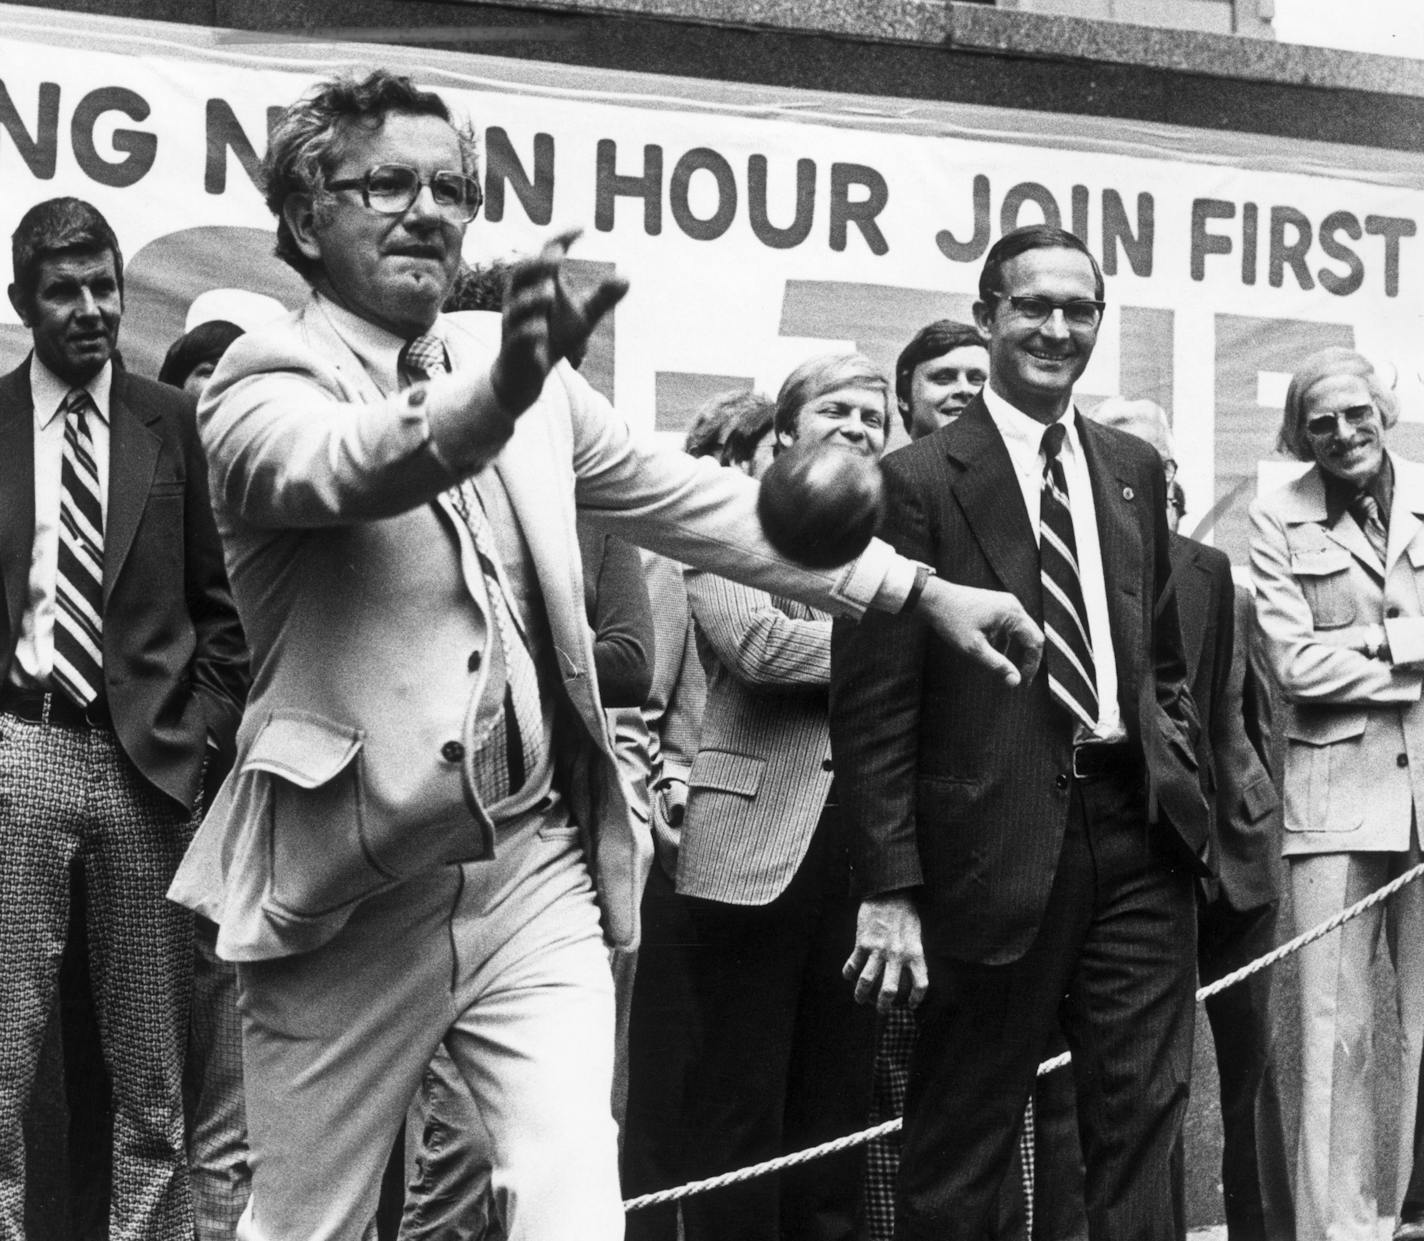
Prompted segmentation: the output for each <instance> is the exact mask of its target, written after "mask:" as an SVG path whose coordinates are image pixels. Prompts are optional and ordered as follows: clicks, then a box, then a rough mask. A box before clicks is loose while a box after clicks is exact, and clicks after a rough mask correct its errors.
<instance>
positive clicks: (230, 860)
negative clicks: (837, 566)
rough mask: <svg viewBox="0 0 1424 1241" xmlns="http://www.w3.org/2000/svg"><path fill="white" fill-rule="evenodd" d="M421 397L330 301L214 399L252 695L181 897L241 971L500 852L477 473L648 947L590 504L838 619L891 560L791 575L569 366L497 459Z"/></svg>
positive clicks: (246, 342) (623, 891) (719, 489)
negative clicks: (582, 545) (489, 479)
mask: <svg viewBox="0 0 1424 1241" xmlns="http://www.w3.org/2000/svg"><path fill="white" fill-rule="evenodd" d="M441 324H442V327H441V330H442V331H443V334H444V336H445V340H446V346H447V350H448V352H449V354H450V359H451V363H452V366H453V367H454V368H455V369H456V370H462V369H466V368H478V369H479V370H481V371H483V370H487V369H488V366H489V363H490V362H491V361H492V359H493V357H494V353H495V351H496V349H497V347H498V332H499V327H498V318H497V316H490V315H453V316H449V317H447V318H445V319H443V320H442V321H441ZM425 399H426V398H425V387H424V385H418V386H417V387H415V388H411V389H407V390H405V391H403V392H399V393H396V394H393V395H389V396H388V395H385V394H383V393H382V392H381V391H380V390H379V389H378V388H377V386H376V384H375V382H374V381H373V380H372V379H371V377H370V376H369V375H368V374H367V372H366V371H365V369H364V368H363V367H362V365H361V363H360V361H359V360H358V359H357V357H356V355H355V354H354V353H353V352H352V350H351V348H350V347H349V346H348V344H347V343H346V342H345V341H344V340H343V338H342V336H341V335H340V334H339V333H338V331H337V330H336V328H335V326H334V324H333V322H332V321H331V319H330V317H329V316H328V314H327V312H326V310H325V309H324V305H323V303H322V301H321V299H320V298H313V300H312V301H310V302H309V303H308V304H307V305H306V306H304V307H303V308H302V309H300V310H298V311H296V312H294V313H293V314H291V315H289V316H287V317H285V318H283V319H281V320H279V321H277V322H276V323H274V324H272V325H271V326H268V327H266V328H263V329H261V330H259V331H257V332H253V333H250V334H248V335H247V336H245V337H243V338H242V339H241V340H240V341H238V342H237V344H236V345H235V346H234V347H233V349H231V350H230V351H229V352H228V354H227V355H226V357H225V358H224V359H223V361H222V363H221V365H220V366H219V369H218V373H217V374H216V375H215V376H214V379H213V382H212V384H211V386H210V387H209V390H208V393H207V394H206V397H205V399H204V402H203V404H202V406H201V408H200V411H199V418H200V423H201V431H202V437H203V445H204V448H205V449H206V451H207V454H208V462H209V470H210V475H211V481H212V495H213V503H214V506H215V510H216V516H217V523H218V528H219V531H220V532H221V535H222V539H223V543H224V547H225V552H226V557H227V563H228V569H229V573H230V576H231V579H232V584H233V594H234V597H235V598H236V600H237V604H238V610H239V612H240V614H241V615H242V617H243V619H244V621H245V622H246V625H247V633H248V640H249V643H250V646H251V651H252V670H253V689H252V693H251V696H250V698H249V702H248V710H247V714H246V716H245V718H244V720H243V724H242V728H241V730H240V732H239V735H238V743H237V763H236V767H235V769H234V774H233V776H232V778H230V779H229V780H228V781H227V783H226V784H225V786H224V788H223V790H222V792H221V794H220V795H219V797H218V798H217V799H216V802H215V804H214V806H213V808H212V811H211V813H210V814H209V815H208V817H207V820H206V821H205V822H204V824H203V826H202V828H201V830H200V831H199V833H198V836H197V838H196V839H195V841H194V844H193V846H192V848H191V849H190V851H189V854H188V856H187V858H186V859H185V860H184V862H183V865H182V867H181V868H180V870H179V873H178V876H177V878H176V880H175V881H174V884H173V888H172V891H171V893H170V895H172V896H173V898H174V899H175V900H178V901H180V902H181V903H183V904H185V905H187V906H189V907H190V908H192V909H195V910H197V911H198V912H201V913H203V914H204V915H205V916H207V917H209V918H211V919H213V920H214V921H216V922H218V923H219V924H220V925H221V928H222V930H221V935H220V938H219V945H218V947H219V951H220V952H221V953H222V955H223V956H224V957H227V958H228V959H233V960H256V959H262V958H266V957H273V956H281V955H284V954H287V953H292V952H298V951H302V950H304V949H307V948H311V947H315V946H316V945H318V944H321V943H323V942H325V941H326V940H327V939H329V938H330V937H331V936H332V935H333V934H335V933H336V931H337V930H338V929H339V928H340V927H341V925H342V924H343V923H344V922H345V920H346V919H347V917H348V916H349V914H350V912H351V910H352V908H353V907H354V906H355V904H356V903H357V902H359V901H361V900H362V899H364V898H365V897H368V896H370V895H372V894H374V893H375V892H377V891H380V890H381V889H383V888H386V887H389V886H390V885H392V884H395V883H397V882H400V881H401V880H402V879H405V878H408V877H410V876H412V875H415V874H417V873H419V872H421V871H423V870H426V869H428V868H430V867H434V866H439V865H442V864H448V863H453V862H459V861H470V860H475V859H480V858H487V857H489V856H490V855H491V854H492V852H493V849H494V833H493V830H492V826H491V824H490V820H489V817H488V815H487V814H486V813H485V810H484V807H483V806H482V805H481V803H480V799H479V796H478V794H477V793H476V791H475V782H474V774H473V770H472V758H473V753H474V750H475V748H476V747H475V742H474V726H475V706H476V704H477V703H478V701H479V698H480V692H481V689H482V685H483V677H484V674H485V669H486V668H487V667H488V663H489V661H487V660H478V659H474V658H472V656H473V655H474V653H475V652H479V651H482V650H483V648H484V646H485V641H486V637H487V634H486V629H485V624H484V619H483V614H482V612H481V610H480V609H479V608H478V607H477V606H476V605H475V604H474V603H473V602H472V600H473V599H474V598H477V597H479V593H480V590H481V588H480V586H479V584H478V583H479V568H478V565H477V564H476V561H475V558H474V551H473V547H472V546H471V542H470V538H469V533H468V530H467V529H466V527H465V524H464V523H463V522H462V521H460V520H458V518H457V517H456V515H455V514H454V513H453V512H452V511H451V509H450V506H449V503H448V500H447V499H445V498H444V493H445V492H446V490H447V489H448V488H449V487H451V486H452V485H453V484H454V483H456V482H458V481H459V479H460V478H461V477H462V476H464V475H468V474H470V473H473V472H476V471H478V470H479V469H481V468H493V469H494V470H496V471H497V472H498V474H499V477H500V479H501V481H502V482H503V484H504V487H505V489H506V491H507V493H508V496H509V499H510V503H511V505H512V507H513V510H514V513H515V516H516V517H517V519H518V521H519V524H520V528H521V531H522V533H523V535H524V538H525V541H526V544H527V546H528V549H529V555H530V558H531V561H532V565H533V570H534V573H535V576H536V578H537V580H538V585H539V589H540V592H541V594H542V596H543V602H544V605H545V608H546V610H547V614H548V619H549V629H550V638H551V644H552V651H553V655H554V657H555V659H556V661H557V675H556V677H551V676H549V675H547V674H546V675H545V676H544V679H543V683H542V684H541V688H542V690H543V691H544V692H545V693H553V694H554V695H555V697H556V707H557V711H556V735H555V753H556V762H557V771H556V784H557V786H558V787H559V789H560V790H561V791H562V792H563V794H564V796H565V798H566V799H567V801H568V804H569V806H570V809H571V811H572V815H573V818H574V819H575V821H576V822H577V824H578V825H579V829H580V832H581V834H582V836H583V839H584V844H585V849H586V851H587V854H588V857H589V859H590V865H591V869H592V871H593V874H594V878H595V883H596V886H597V889H598V894H599V899H600V903H601V908H602V911H603V917H604V926H605V931H606V934H607V936H608V939H609V941H610V942H611V943H612V944H614V945H615V946H620V947H626V946H630V945H632V944H634V943H636V938H637V911H638V901H639V895H640V893H641V889H642V884H643V880H644V878H645V876H646V872H647V865H648V859H649V856H650V848H649V844H648V839H647V832H646V826H645V825H644V824H643V823H642V822H641V821H640V820H638V819H636V818H635V817H634V816H633V815H632V814H630V812H629V807H628V799H627V792H626V789H625V787H624V785H623V782H622V781H621V780H619V779H618V776H617V767H616V764H615V761H614V757H613V754H612V752H611V745H610V741H609V736H608V730H607V727H606V725H605V720H604V716H603V711H602V707H601V703H600V701H599V697H598V690H597V686H596V684H595V681H594V676H593V650H592V639H591V634H590V630H589V627H588V624H587V622H586V619H585V613H584V589H583V579H582V571H581V568H580V564H579V555H578V543H577V533H576V527H575V510H576V509H577V510H578V511H579V512H580V513H582V514H584V515H585V516H586V517H588V518H589V519H590V520H593V521H595V522H596V523H599V524H602V525H603V526H604V527H605V528H606V529H608V530H609V531H610V532H612V533H615V534H618V535H620V536H622V537H624V538H627V539H629V540H630V541H632V542H636V543H639V544H642V545H644V546H648V547H651V548H652V549H653V550H656V551H660V552H662V553H664V554H666V555H669V556H672V557H675V558H677V559H680V560H684V561H688V562H696V563H700V564H702V565H704V566H706V567H707V568H710V569H713V570H714V571H716V572H718V573H729V574H736V575H738V576H741V577H744V578H746V579H748V580H751V581H755V582H759V583H761V584H763V585H765V586H767V587H769V588H775V589H779V590H782V591H787V592H793V593H797V594H801V595H803V596H804V597H806V598H808V599H810V600H812V601H814V602H816V603H817V604H818V605H819V606H822V607H826V608H829V609H832V610H835V611H838V612H846V613H849V614H856V613H858V612H859V611H860V610H861V609H862V608H863V607H864V606H865V605H867V604H868V603H869V602H870V601H871V600H872V599H873V598H874V597H875V595H876V593H877V591H878V590H879V589H880V588H881V586H882V584H883V583H884V582H885V580H886V576H887V573H888V572H889V571H890V570H889V565H890V556H889V553H888V550H887V549H885V548H884V547H883V545H875V546H874V547H873V549H872V552H871V553H870V555H869V556H867V557H862V559H861V561H859V562H857V563H856V564H855V565H852V566H849V567H848V568H846V569H842V570H838V571H833V572H828V573H818V572H811V571H809V570H804V569H800V568H798V567H796V566H794V565H792V564H790V563H789V562H787V561H785V560H784V559H782V558H781V557H779V556H778V555H777V554H776V553H775V552H774V551H773V550H772V549H771V547H770V546H769V545H768V544H767V543H766V541H765V539H764V538H763V537H762V535H761V527H760V524H759V522H758V520H757V517H756V487H755V485H754V484H752V483H751V482H750V480H748V479H746V478H744V477H741V476H739V475H737V474H736V473H734V472H733V471H730V470H722V469H719V468H718V467H717V466H715V465H713V464H711V463H709V462H699V461H695V460H693V459H692V458H690V457H687V456H686V455H685V454H682V453H679V452H675V451H668V450H660V449H657V448H655V447H653V446H651V445H648V444H643V443H639V442H638V441H635V439H634V438H633V436H632V435H631V434H630V433H629V430H628V427H627V425H626V424H625V423H624V422H623V420H622V419H621V418H619V417H618V416H617V415H616V414H615V413H614V412H613V411H612V409H611V408H610V407H609V406H608V403H607V402H606V401H604V400H603V399H602V398H601V397H599V396H598V395H597V394H596V393H594V392H593V390H592V389H591V388H589V387H588V385H587V384H586V383H585V382H584V381H583V380H582V379H581V378H580V377H579V376H578V375H577V373H575V372H574V371H573V370H571V369H570V368H568V367H567V366H560V367H559V368H557V370H556V371H555V372H554V373H553V374H552V375H551V376H550V378H549V380H548V382H547V383H546V384H545V387H544V391H543V393H542V395H541V396H540V398H539V400H538V401H537V402H536V403H535V405H534V406H533V407H531V408H530V409H529V410H527V411H526V412H525V413H524V414H523V415H522V416H521V417H520V418H519V420H518V422H517V424H516V428H515V431H514V434H513V436H512V438H511V439H510V440H509V441H508V443H506V444H505V445H504V447H503V448H502V449H501V450H500V451H499V452H498V455H497V457H496V458H495V459H494V460H493V461H492V462H490V461H487V460H476V461H474V462H468V461H467V462H464V463H463V464H459V465H455V464H450V463H447V462H446V461H445V460H443V459H442V456H441V454H440V453H438V452H437V451H436V448H435V446H434V444H433V443H432V441H431V434H430V422H429V420H428V419H427V417H426V414H425V409H424V406H425ZM482 416H484V415H482V413H481V411H480V410H479V409H478V408H476V409H473V410H472V411H471V413H470V419H471V421H472V425H474V424H475V423H476V422H477V421H478V420H479V419H480V418H481V417H482ZM471 438H472V439H474V438H475V437H474V436H472V437H471ZM550 681H552V682H553V683H552V684H550V683H549V682H550Z"/></svg>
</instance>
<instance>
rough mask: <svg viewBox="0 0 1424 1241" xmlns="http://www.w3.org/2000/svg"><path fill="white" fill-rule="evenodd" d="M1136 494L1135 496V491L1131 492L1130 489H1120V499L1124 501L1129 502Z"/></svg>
mask: <svg viewBox="0 0 1424 1241" xmlns="http://www.w3.org/2000/svg"><path fill="white" fill-rule="evenodd" d="M1136 494H1137V493H1136V492H1135V491H1133V489H1132V488H1131V487H1124V488H1123V489H1122V498H1123V499H1124V500H1130V499H1132V497H1133V496H1135V495H1136Z"/></svg>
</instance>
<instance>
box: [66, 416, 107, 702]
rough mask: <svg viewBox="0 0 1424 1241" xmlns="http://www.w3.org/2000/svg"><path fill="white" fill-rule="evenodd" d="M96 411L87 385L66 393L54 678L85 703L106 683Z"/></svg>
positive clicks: (95, 696)
mask: <svg viewBox="0 0 1424 1241" xmlns="http://www.w3.org/2000/svg"><path fill="white" fill-rule="evenodd" d="M91 411H92V412H93V413H95V414H97V413H98V411H97V410H96V409H94V402H93V400H92V399H91V398H90V396H89V393H88V392H86V391H85V390H84V389H83V388H75V389H74V390H73V391H72V392H70V394H69V395H68V396H67V397H65V399H64V465H63V467H62V468H61V470H60V476H59V491H60V495H59V572H58V574H57V576H56V579H55V613H54V672H53V679H54V681H55V682H56V684H58V686H59V688H60V689H61V690H63V691H64V693H65V694H67V695H68V696H69V697H70V698H72V699H73V700H74V701H75V702H76V703H78V704H79V706H81V707H87V706H88V705H89V704H90V703H91V702H93V701H94V700H95V699H96V698H98V697H99V696H100V694H101V693H102V692H103V688H104V638H103V615H104V509H103V505H102V504H101V502H100V499H99V470H98V464H97V462H96V461H95V460H94V441H93V440H92V439H91V438H90V435H89V418H88V415H89V413H90V412H91Z"/></svg>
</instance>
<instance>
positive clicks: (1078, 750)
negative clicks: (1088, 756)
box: [1073, 745, 1100, 780]
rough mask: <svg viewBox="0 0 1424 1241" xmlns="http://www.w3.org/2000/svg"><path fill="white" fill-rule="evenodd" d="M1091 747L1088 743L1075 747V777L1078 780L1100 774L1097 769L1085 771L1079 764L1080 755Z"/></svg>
mask: <svg viewBox="0 0 1424 1241" xmlns="http://www.w3.org/2000/svg"><path fill="white" fill-rule="evenodd" d="M1089 748H1091V747H1089V746H1086V745H1075V746H1074V747H1073V777H1074V779H1077V780H1089V779H1091V778H1092V777H1093V776H1096V775H1099V774H1100V773H1099V772H1097V771H1091V770H1090V771H1084V770H1082V769H1081V768H1080V767H1079V766H1078V755H1080V754H1081V753H1083V751H1084V750H1087V749H1089Z"/></svg>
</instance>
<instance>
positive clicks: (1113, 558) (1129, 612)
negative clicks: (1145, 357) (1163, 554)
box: [1076, 414, 1152, 686]
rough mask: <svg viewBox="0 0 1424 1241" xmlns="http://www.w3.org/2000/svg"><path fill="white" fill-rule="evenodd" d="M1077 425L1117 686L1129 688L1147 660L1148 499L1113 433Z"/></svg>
mask: <svg viewBox="0 0 1424 1241" xmlns="http://www.w3.org/2000/svg"><path fill="white" fill-rule="evenodd" d="M1076 422H1077V426H1078V439H1079V442H1080V443H1081V444H1082V445H1083V456H1084V458H1085V460H1086V461H1087V463H1088V477H1089V478H1090V479H1092V484H1093V508H1094V510H1095V511H1096V515H1097V523H1098V548H1099V550H1100V551H1101V553H1102V562H1103V585H1104V594H1105V595H1106V596H1107V605H1108V623H1109V625H1111V627H1112V642H1113V654H1114V656H1115V657H1116V662H1117V673H1118V685H1119V686H1124V685H1130V684H1131V683H1132V682H1133V680H1135V679H1136V676H1135V669H1137V668H1138V667H1140V666H1141V665H1142V661H1143V659H1144V658H1145V657H1146V655H1145V646H1144V644H1145V643H1146V640H1147V632H1146V631H1145V628H1144V624H1143V623H1142V619H1141V618H1142V608H1143V606H1144V600H1143V598H1142V596H1143V593H1144V589H1145V587H1144V583H1145V580H1146V579H1145V577H1144V569H1145V564H1146V561H1145V549H1144V547H1143V542H1144V539H1143V516H1144V514H1146V512H1147V505H1148V504H1149V503H1150V502H1151V498H1152V496H1151V492H1150V491H1149V492H1148V494H1146V495H1140V494H1139V486H1140V482H1139V480H1138V479H1137V477H1136V475H1135V473H1134V472H1133V470H1132V467H1131V465H1130V463H1129V462H1128V461H1127V460H1125V459H1124V458H1123V457H1122V456H1121V455H1120V454H1119V452H1118V450H1117V447H1116V446H1115V444H1114V443H1113V439H1112V437H1111V435H1109V434H1106V433H1104V431H1103V429H1102V428H1101V427H1099V426H1098V425H1097V424H1095V423H1092V422H1089V421H1088V420H1087V419H1086V418H1084V417H1083V416H1082V415H1081V414H1080V415H1078V417H1077V419H1076ZM1149 524H1150V517H1149ZM1151 603H1152V600H1150V599H1149V600H1146V604H1148V605H1150V604H1151Z"/></svg>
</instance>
